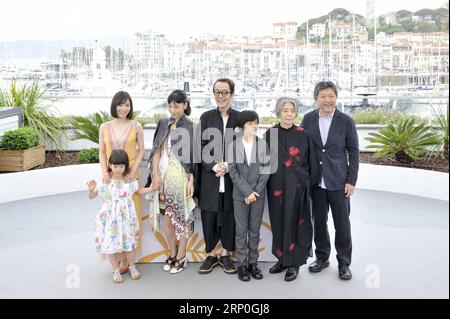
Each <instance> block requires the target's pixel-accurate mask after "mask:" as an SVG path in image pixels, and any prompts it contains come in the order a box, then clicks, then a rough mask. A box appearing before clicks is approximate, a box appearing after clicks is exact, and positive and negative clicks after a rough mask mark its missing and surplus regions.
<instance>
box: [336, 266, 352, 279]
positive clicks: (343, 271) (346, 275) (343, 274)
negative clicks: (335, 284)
mask: <svg viewBox="0 0 450 319" xmlns="http://www.w3.org/2000/svg"><path fill="white" fill-rule="evenodd" d="M338 269H339V279H342V280H350V279H352V272H351V271H350V268H349V267H348V266H347V264H345V263H340V264H339V266H338Z"/></svg>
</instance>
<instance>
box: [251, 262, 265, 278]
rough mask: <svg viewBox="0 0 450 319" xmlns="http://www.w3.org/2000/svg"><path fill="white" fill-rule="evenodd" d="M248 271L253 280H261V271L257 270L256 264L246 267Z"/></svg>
mask: <svg viewBox="0 0 450 319" xmlns="http://www.w3.org/2000/svg"><path fill="white" fill-rule="evenodd" d="M248 270H249V271H250V273H251V274H252V277H253V278H255V279H258V280H259V279H263V274H262V272H261V269H259V267H258V264H257V263H254V264H250V266H249V267H248Z"/></svg>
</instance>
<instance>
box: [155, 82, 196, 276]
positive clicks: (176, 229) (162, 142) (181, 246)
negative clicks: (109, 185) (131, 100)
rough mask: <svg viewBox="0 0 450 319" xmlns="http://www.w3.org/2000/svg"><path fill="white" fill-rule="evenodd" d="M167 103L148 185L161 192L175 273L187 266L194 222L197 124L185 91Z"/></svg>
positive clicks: (168, 265)
mask: <svg viewBox="0 0 450 319" xmlns="http://www.w3.org/2000/svg"><path fill="white" fill-rule="evenodd" d="M167 103H168V108H169V112H170V115H171V117H170V118H165V119H161V120H160V121H159V122H158V125H157V127H156V131H155V135H154V139H153V149H152V152H151V154H150V176H149V181H148V182H147V185H149V184H150V182H151V185H150V188H151V189H152V190H154V191H159V193H160V196H159V197H160V198H159V200H160V208H161V214H162V215H164V216H163V220H164V227H165V232H166V237H167V241H168V243H169V248H170V256H169V258H168V259H167V260H166V263H165V264H164V267H163V269H164V270H165V271H169V272H170V273H172V274H175V273H178V272H180V271H182V270H183V269H184V267H186V264H187V259H186V245H187V240H188V238H189V233H190V231H191V227H192V222H193V220H194V214H193V210H194V208H195V202H194V200H193V195H194V174H195V165H194V163H193V135H194V133H193V130H194V125H193V123H192V121H190V120H189V119H188V118H187V115H189V114H190V113H191V108H190V102H189V100H188V99H187V96H186V94H185V93H184V92H183V91H181V90H175V91H173V92H172V93H171V94H170V95H169V97H168V99H167ZM177 241H178V246H177Z"/></svg>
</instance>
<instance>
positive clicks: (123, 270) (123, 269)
mask: <svg viewBox="0 0 450 319" xmlns="http://www.w3.org/2000/svg"><path fill="white" fill-rule="evenodd" d="M121 266H122V260H121V261H120V265H119V271H120V274H121V275H123V274H125V273H127V271H128V269H129V267H128V262H127V265H126V266H125V267H121Z"/></svg>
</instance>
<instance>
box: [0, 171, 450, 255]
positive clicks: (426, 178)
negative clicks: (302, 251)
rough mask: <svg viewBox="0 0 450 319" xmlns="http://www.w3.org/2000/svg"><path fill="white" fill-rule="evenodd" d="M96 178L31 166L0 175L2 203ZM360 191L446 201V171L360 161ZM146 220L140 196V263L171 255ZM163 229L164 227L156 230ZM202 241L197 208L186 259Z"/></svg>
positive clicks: (82, 185)
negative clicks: (392, 193)
mask: <svg viewBox="0 0 450 319" xmlns="http://www.w3.org/2000/svg"><path fill="white" fill-rule="evenodd" d="M140 173H141V176H142V177H143V178H142V180H141V185H143V184H145V181H146V176H147V175H148V168H146V167H141V171H140ZM91 178H97V179H100V178H101V176H100V167H99V164H87V165H74V166H65V167H57V168H48V169H40V170H32V171H26V172H20V173H8V174H1V175H0V190H2V191H1V192H0V203H5V202H11V201H17V200H22V199H27V198H35V197H41V196H50V195H56V194H60V193H70V192H77V191H85V190H86V181H87V180H89V179H91ZM357 188H358V189H368V190H377V191H386V192H394V193H401V194H408V195H413V196H423V197H428V198H433V199H438V200H444V201H448V200H449V179H448V173H440V172H432V171H425V170H418V169H409V168H400V167H392V166H378V165H369V164H360V171H359V178H358V184H357ZM151 225H152V224H151V220H150V219H149V218H148V202H147V201H146V200H143V230H142V233H143V243H142V251H141V252H140V254H139V255H138V256H137V260H139V262H160V261H164V260H165V259H166V258H167V257H166V256H167V255H168V253H169V251H168V245H167V242H166V241H165V239H164V236H162V234H161V233H160V232H156V233H153V231H152V227H151ZM160 230H161V231H163V230H162V227H161V228H160ZM259 247H260V260H261V261H273V260H274V257H273V255H272V254H271V247H272V235H271V228H270V222H269V216H268V212H267V205H266V208H265V212H264V217H263V225H262V227H261V243H260V246H259ZM204 248H205V244H204V240H203V232H202V224H201V220H200V212H199V211H198V210H197V212H196V214H195V221H194V231H193V234H192V235H191V237H190V238H189V242H188V249H187V250H188V251H187V254H188V256H189V260H190V261H200V260H203V259H204V258H205V253H204Z"/></svg>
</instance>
